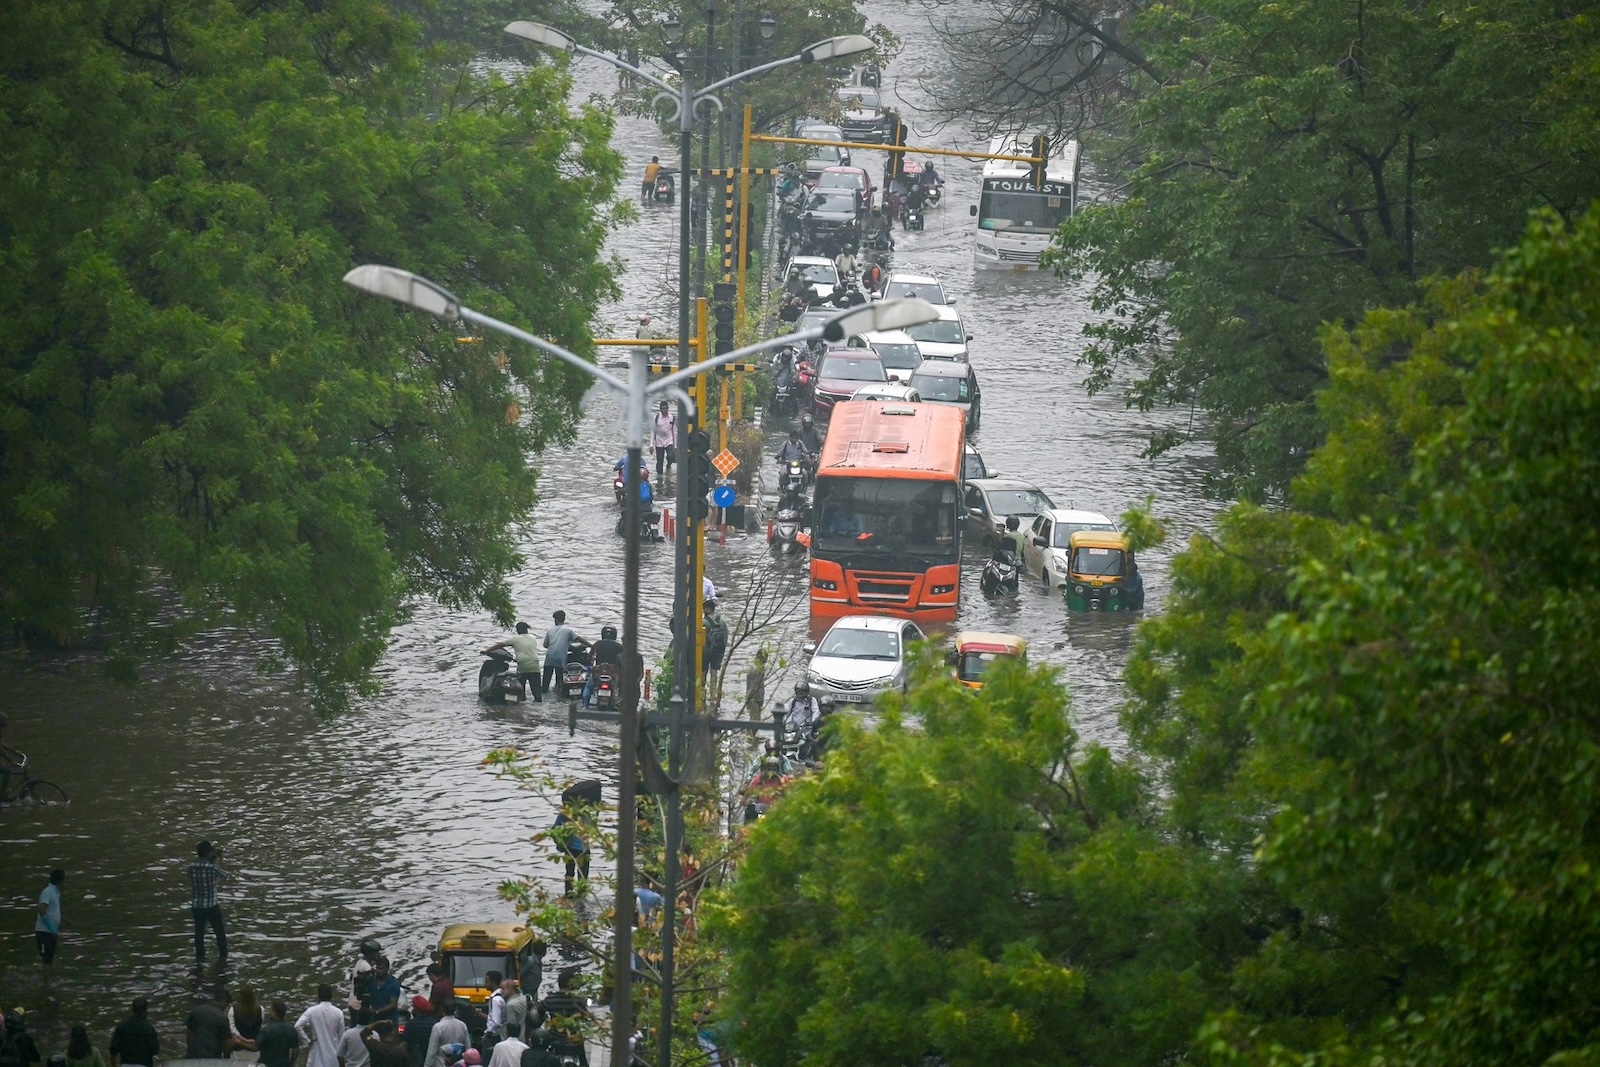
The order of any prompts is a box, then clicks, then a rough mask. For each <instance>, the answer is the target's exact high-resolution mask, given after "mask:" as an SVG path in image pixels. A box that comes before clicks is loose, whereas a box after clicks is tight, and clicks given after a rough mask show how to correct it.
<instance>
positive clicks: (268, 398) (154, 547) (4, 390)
mask: <svg viewBox="0 0 1600 1067" xmlns="http://www.w3.org/2000/svg"><path fill="white" fill-rule="evenodd" d="M426 10H432V8H431V7H427V8H426ZM463 10H464V11H465V10H469V9H463ZM470 10H471V11H476V10H477V9H476V8H472V9H470ZM8 30H9V32H8V33H7V34H6V37H5V41H4V42H3V43H0V50H3V52H4V61H3V69H4V70H5V71H6V72H7V74H6V80H5V82H4V88H3V91H0V106H3V107H4V109H5V112H6V115H7V124H8V129H9V133H8V135H7V137H6V138H5V140H4V142H3V146H0V159H3V161H4V169H5V171H6V173H7V175H8V180H7V182H6V183H5V186H4V188H3V190H0V233H3V234H4V243H3V246H0V315H3V317H4V320H5V322H6V329H5V331H3V334H0V501H3V503H0V513H3V518H0V523H3V526H0V592H3V595H0V605H3V606H0V620H3V622H4V624H5V625H6V626H7V627H8V628H10V629H12V630H14V631H15V632H18V633H20V634H22V635H24V636H26V637H29V638H38V637H41V636H43V637H47V638H49V639H53V640H55V641H60V642H69V641H73V640H76V639H79V638H80V637H82V636H83V635H85V634H86V633H89V632H91V631H92V632H95V633H97V634H98V635H99V636H101V637H103V638H105V639H106V640H108V641H109V642H110V643H111V645H112V647H113V648H114V649H120V650H122V651H123V652H127V653H136V652H139V651H143V650H148V646H149V645H150V644H151V643H152V642H153V641H154V640H155V639H157V638H161V637H177V636H181V635H182V634H183V633H186V632H189V631H191V630H193V629H195V628H198V627H202V626H207V625H212V624H215V623H216V622H218V621H220V620H223V619H230V620H232V621H234V622H235V623H239V624H243V625H247V626H251V627H255V628H258V629H259V630H260V631H261V632H262V633H264V634H265V635H266V636H267V637H268V638H269V639H270V644H269V646H268V649H267V656H268V657H269V658H271V657H273V656H275V655H281V656H282V657H283V658H285V659H287V660H288V661H290V662H292V663H293V664H295V665H296V666H298V667H299V668H301V669H302V671H303V672H304V675H305V677H306V678H307V679H308V680H309V682H310V683H311V685H312V686H313V691H314V694H315V695H316V696H317V697H318V698H319V699H322V700H324V701H328V702H333V703H337V702H338V701H339V700H340V699H341V698H342V696H343V694H344V693H345V692H346V691H347V689H348V687H349V686H350V685H352V684H357V683H360V682H361V681H362V680H363V679H365V678H366V675H367V671H368V670H369V668H370V667H371V666H372V665H373V663H374V662H375V661H376V660H377V658H378V657H379V655H381V653H382V651H383V649H384V646H385V642H386V635H387V632H388V630H389V628H390V626H392V625H393V624H394V622H395V621H396V620H398V619H399V618H401V617H402V615H403V613H404V611H405V605H406V604H407V603H408V602H409V601H411V600H412V599H413V598H415V597H419V596H433V597H437V598H439V599H441V600H443V601H444V602H446V603H448V604H452V605H464V604H469V603H476V604H480V605H482V606H484V607H486V608H488V609H489V610H491V611H493V612H494V613H495V614H496V615H497V616H498V617H500V618H501V619H503V620H505V621H508V622H509V620H510V615H511V605H510V603H509V599H508V597H507V594H506V590H505V585H504V577H505V575H506V574H508V573H509V572H510V571H511V570H512V569H513V568H515V567H516V566H518V565H519V563H520V560H519V558H518V556H517V552H516V548H515V545H516V539H515V536H514V533H513V531H514V527H515V526H516V524H517V523H518V522H520V521H521V520H523V519H524V518H525V517H526V516H527V514H528V512H529V509H530V507H531V506H532V503H533V500H534V496H535V482H534V474H533V472H532V471H531V470H530V469H529V466H528V464H527V461H526V459H527V456H528V455H529V454H530V453H533V452H537V451H538V450H539V449H541V448H543V447H544V446H545V445H547V444H548V443H550V442H552V441H557V440H561V439H563V438H565V437H566V436H567V435H568V434H569V433H570V431H571V427H572V425H573V421H574V419H575V416H576V413H577V400H578V398H579V397H580V396H581V394H582V392H583V390H584V387H585V385H586V384H587V379H586V378H580V377H579V376H578V375H577V374H575V373H571V372H569V371H567V370H563V369H560V368H558V367H552V366H549V365H546V364H545V363H543V362H542V361H541V360H540V359H539V358H537V357H536V356H535V355H534V354H532V353H531V352H530V351H524V350H508V351H506V352H505V353H503V354H499V353H495V352H493V351H492V350H486V349H488V348H489V346H486V345H482V344H479V345H463V344H459V343H458V342H457V339H456V337H455V331H454V330H453V329H452V328H450V327H448V326H445V325H442V324H438V323H435V322H432V321H430V320H427V319H426V318H425V317H423V316H421V315H418V314H416V313H414V312H406V311H402V310H399V309H396V308H394V307H393V306H390V305H388V304H386V303H384V302H382V301H377V300H373V299H371V298H369V297H364V296H361V295H359V294H356V293H355V292H354V291H352V290H349V289H348V288H346V287H345V286H342V285H340V284H339V279H340V276H341V275H342V274H343V273H344V271H345V270H347V269H348V268H349V267H350V266H352V265H354V264H357V263H361V262H379V263H394V264H399V265H404V266H406V267H409V268H411V269H414V270H417V271H419V272H422V273H425V274H428V275H430V276H432V277H434V278H435V279H437V280H438V281H440V282H442V283H443V284H446V285H448V286H451V287H452V288H454V289H455V290H456V291H458V292H459V293H461V295H462V296H463V298H464V299H466V300H467V301H468V302H470V303H471V304H473V305H474V306H476V307H478V308H480V309H482V310H485V311H488V312H490V313H492V314H496V315H501V316H504V317H508V318H511V319H513V320H516V321H518V322H520V323H522V324H524V325H526V326H528V327H529V328H531V329H533V330H535V331H536V332H538V333H541V334H543V335H545V336H549V337H552V338H556V339H558V340H559V341H561V342H563V343H565V344H566V345H568V346H569V347H573V348H575V349H577V350H579V351H582V350H584V349H585V347H586V345H587V339H588V337H589V336H590V330H589V320H590V316H591V315H592V313H593V311H594V309H595V308H596V306H597V304H598V303H599V301H600V300H602V299H603V298H605V297H606V296H608V295H609V294H611V293H612V292H613V291H614V284H613V275H612V270H613V267H612V265H611V264H609V263H608V262H606V261H604V260H603V259H602V258H601V245H602V241H603V239H604V236H605V233H606V231H607V229H608V227H609V218H610V216H609V210H610V209H609V207H608V206H607V205H608V203H609V201H610V197H611V193H612V190H613V188H614V185H615V182H616V180H617V177H618V174H619V163H618V160H617V159H616V157H615V156H614V155H613V154H612V153H611V152H610V150H609V149H608V148H607V147H606V142H607V139H608V137H609V133H610V124H609V121H608V120H607V118H606V116H605V115H604V114H602V113H600V112H597V111H594V110H592V109H580V110H578V111H576V112H569V110H568V107H567V103H566V91H567V82H566V80H565V79H564V78H563V77H561V76H560V75H559V74H557V73H556V72H555V71H553V70H550V69H541V70H535V71H532V72H529V73H527V74H525V75H522V76H519V77H518V78H517V79H516V80H514V81H510V82H507V81H505V80H503V79H501V78H500V77H498V76H489V77H483V76H479V75H475V74H472V73H470V72H469V69H468V65H467V64H468V60H469V56H468V54H467V51H466V50H465V49H463V48H460V47H457V46H454V45H451V44H450V42H449V41H448V39H446V37H445V36H444V30H445V28H444V27H441V26H439V25H430V26H429V27H428V29H427V33H428V35H429V40H430V41H431V43H428V44H424V42H423V32H424V31H423V29H422V27H420V26H419V23H418V22H417V21H414V20H413V19H411V18H408V17H405V16H403V15H399V14H396V13H395V12H394V11H393V9H391V8H387V7H385V6H384V5H382V4H379V3H377V2H375V0H334V2H331V3H314V4H313V3H305V4H302V3H298V2H290V3H284V4H266V5H262V4H237V3H233V2H228V0H181V2H179V3H167V4H161V5H147V4H144V3H142V2H136V0H129V2H125V0H69V2H64V3H58V4H26V5H22V6H21V7H19V8H17V9H16V10H15V11H13V13H12V17H11V19H10V22H9V25H8ZM497 363H498V364H499V365H497ZM158 594H159V595H158ZM158 611H159V613H160V616H161V618H162V619H163V621H164V624H165V625H164V627H162V628H159V629H153V628H152V620H153V619H154V618H155V616H156V614H157V612H158Z"/></svg>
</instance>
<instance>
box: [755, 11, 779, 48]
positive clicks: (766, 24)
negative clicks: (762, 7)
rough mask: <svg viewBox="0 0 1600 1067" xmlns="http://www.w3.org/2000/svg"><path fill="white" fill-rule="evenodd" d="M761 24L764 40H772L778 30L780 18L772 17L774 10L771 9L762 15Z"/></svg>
mask: <svg viewBox="0 0 1600 1067" xmlns="http://www.w3.org/2000/svg"><path fill="white" fill-rule="evenodd" d="M759 25H760V26H761V39H762V40H763V41H770V40H772V38H773V36H774V35H775V34H776V33H777V32H778V20H777V19H775V18H773V17H772V12H770V11H768V12H766V13H765V14H764V15H762V16H761V22H760V24H759Z"/></svg>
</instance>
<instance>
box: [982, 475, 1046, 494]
mask: <svg viewBox="0 0 1600 1067" xmlns="http://www.w3.org/2000/svg"><path fill="white" fill-rule="evenodd" d="M967 484H968V485H975V486H977V487H978V488H980V489H1032V490H1033V491H1034V492H1035V493H1043V492H1044V490H1043V489H1040V488H1039V487H1038V486H1037V485H1034V484H1033V483H1032V482H1025V481H1023V480H1022V479H1021V478H973V479H971V480H970V481H968V482H967Z"/></svg>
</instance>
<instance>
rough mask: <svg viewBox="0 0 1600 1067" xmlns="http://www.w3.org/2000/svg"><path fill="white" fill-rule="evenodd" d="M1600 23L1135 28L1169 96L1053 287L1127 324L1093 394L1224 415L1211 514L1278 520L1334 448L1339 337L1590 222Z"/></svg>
mask: <svg viewBox="0 0 1600 1067" xmlns="http://www.w3.org/2000/svg"><path fill="white" fill-rule="evenodd" d="M1592 22H1593V18H1592V14H1591V13H1586V12H1585V10H1584V7H1583V6H1582V5H1580V7H1579V8H1572V7H1565V8H1561V7H1556V8H1551V7H1541V6H1538V5H1527V4H1523V3H1519V2H1516V0H1492V2H1490V3H1487V4H1471V5H1469V4H1463V3H1443V4H1427V5H1417V4H1412V3H1406V2H1402V0H1352V2H1348V3H1337V4H1332V3H1329V4H1298V5H1296V4H1290V5H1284V4H1259V3H1255V2H1254V0H1179V2H1176V3H1170V4H1161V5H1153V6H1151V7H1150V8H1148V9H1147V10H1146V11H1144V12H1143V13H1142V14H1140V15H1138V16H1136V18H1135V19H1134V23H1133V26H1132V28H1131V29H1129V30H1128V31H1127V32H1125V33H1124V34H1123V36H1124V38H1126V39H1131V40H1137V41H1140V42H1142V43H1143V44H1144V47H1145V52H1144V55H1145V56H1146V57H1147V59H1148V64H1149V66H1150V68H1151V69H1152V70H1153V71H1154V72H1155V73H1156V74H1158V75H1159V77H1160V81H1159V83H1158V84H1154V85H1150V86H1145V85H1143V84H1142V83H1138V84H1136V85H1135V89H1136V95H1135V98H1134V99H1133V101H1132V102H1131V103H1130V105H1129V106H1128V108H1127V110H1126V111H1125V112H1124V113H1121V114H1119V115H1118V116H1117V123H1118V125H1119V127H1120V129H1121V131H1122V132H1121V135H1120V137H1119V139H1115V140H1107V141H1103V142H1102V143H1101V144H1100V145H1098V146H1092V147H1096V148H1097V149H1098V151H1097V155H1098V158H1099V159H1100V160H1101V166H1102V170H1110V169H1112V168H1111V165H1112V164H1114V163H1115V162H1116V161H1117V160H1127V161H1129V162H1130V164H1131V165H1132V167H1133V170H1132V173H1131V175H1130V177H1129V179H1128V181H1127V183H1126V185H1125V186H1123V187H1122V188H1120V189H1118V190H1117V192H1116V194H1115V196H1114V197H1113V198H1112V202H1110V203H1108V204H1105V205H1102V206H1096V207H1093V208H1090V209H1088V210H1085V211H1083V212H1081V213H1080V215H1079V216H1078V217H1077V218H1075V219H1073V220H1071V221H1070V222H1068V223H1067V224H1066V225H1065V226H1064V227H1063V229H1062V232H1061V234H1060V236H1059V238H1058V244H1059V248H1058V249H1057V255H1056V262H1057V264H1058V265H1059V266H1061V267H1062V269H1063V270H1064V271H1065V272H1066V273H1068V274H1071V275H1075V276H1080V277H1089V276H1092V278H1093V279H1094V282H1093V284H1094V287H1095V289H1094V298H1093V303H1094V306H1095V308H1096V309H1097V310H1098V311H1101V312H1105V313H1107V315H1108V317H1107V318H1106V320H1105V321H1103V322H1100V323H1096V324H1094V325H1092V326H1090V327H1089V328H1088V330H1087V332H1088V334H1089V335H1090V338H1091V344H1090V347H1089V349H1088V352H1087V356H1086V361H1087V363H1088V364H1089V365H1090V367H1091V368H1092V375H1091V387H1092V388H1094V389H1105V388H1110V387H1111V386H1112V383H1113V380H1114V377H1113V375H1114V371H1115V369H1116V368H1117V367H1118V366H1119V365H1120V364H1121V363H1123V362H1127V363H1130V364H1132V365H1134V366H1136V367H1138V368H1139V377H1138V379H1137V380H1136V381H1135V382H1134V383H1133V384H1132V385H1131V386H1130V387H1129V389H1128V392H1127V400H1128V403H1129V404H1130V405H1132V406H1135V407H1138V408H1140V409H1141V410H1145V409H1149V408H1152V407H1155V406H1158V405H1177V406H1189V407H1197V408H1199V409H1201V410H1202V411H1203V412H1205V413H1206V414H1207V415H1208V417H1209V425H1208V432H1209V433H1210V434H1211V436H1212V437H1213V438H1214V440H1215V443H1216V449H1217V458H1218V468H1217V471H1216V476H1215V478H1214V479H1213V483H1212V486H1211V488H1212V489H1213V491H1215V492H1217V493H1219V494H1224V495H1231V494H1243V495H1246V496H1248V497H1251V498H1253V499H1257V500H1263V501H1276V500H1280V499H1281V498H1282V494H1283V492H1284V490H1285V489H1286V487H1287V485H1288V482H1289V480H1290V479H1291V478H1292V477H1293V476H1294V475H1295V474H1296V473H1297V472H1298V471H1299V470H1300V468H1301V467H1302V465H1303V464H1304V462H1305V459H1306V457H1307V456H1309V455H1310V453H1311V451H1312V450H1313V449H1314V448H1315V447H1316V446H1317V445H1318V444H1319V443H1320V441H1321V439H1322V433H1323V424H1322V422H1321V420H1320V419H1319V418H1318V415H1317V412H1316V409H1315V405H1314V401H1313V398H1314V396H1315V394H1316V392H1317V391H1318V390H1320V389H1321V388H1323V387H1324V386H1325V385H1326V384H1327V383H1328V367H1327V363H1326V360H1325V359H1324V357H1323V355H1322V352H1321V351H1320V349H1319V347H1318V344H1317V336H1318V330H1319V329H1320V327H1321V325H1322V324H1323V323H1325V322H1346V323H1348V322H1353V321H1354V320H1356V319H1357V318H1359V316H1360V315H1361V314H1363V313H1364V312H1365V311H1366V310H1368V309H1370V308H1374V307H1380V306H1390V307H1401V306H1405V305H1407V304H1410V303H1412V302H1414V301H1416V300H1418V299H1419V298H1420V296H1421V295H1422V281H1423V279H1425V278H1427V277H1429V276H1430V275H1434V274H1437V273H1447V274H1453V273H1456V272H1458V271H1461V270H1464V269H1468V268H1472V267H1479V268H1484V267H1487V266H1488V265H1489V263H1490V261H1491V256H1492V253H1493V251H1494V250H1495V249H1496V248H1498V247H1503V246H1505V245H1508V244H1510V243H1512V242H1514V241H1515V240H1516V238H1517V235H1518V233H1519V232H1520V231H1521V228H1522V226H1523V223H1524V220H1525V219H1526V216H1527V212H1528V211H1529V210H1530V209H1531V208H1534V207H1543V206H1548V207H1551V208H1553V209H1555V210H1556V211H1558V212H1559V213H1561V214H1562V215H1563V217H1566V218H1569V219H1570V218H1572V217H1575V215H1576V214H1577V213H1578V212H1580V211H1582V210H1583V208H1584V207H1585V206H1586V205H1587V203H1588V200H1589V198H1590V197H1591V196H1593V195H1595V193H1596V191H1597V184H1596V178H1595V173H1596V172H1595V170H1594V168H1593V167H1592V166H1591V165H1590V159H1589V155H1590V150H1591V149H1592V144H1593V142H1592V135H1590V134H1588V133H1579V132H1578V131H1579V130H1580V129H1581V128H1582V125H1583V124H1582V123H1581V121H1573V120H1572V116H1573V115H1574V114H1578V115H1581V114H1582V111H1581V107H1582V106H1584V105H1582V104H1580V101H1582V100H1586V99H1587V93H1586V90H1587V89H1588V88H1590V87H1592V85H1593V80H1594V75H1593V69H1594V68H1593V56H1594V55H1595V46H1594V40H1593V39H1594V33H1595V31H1594V29H1593V26H1592ZM1136 69H1142V68H1136ZM1575 108H1576V109H1579V110H1578V111H1577V112H1574V109H1575ZM1180 436H1181V432H1180V431H1164V432H1161V433H1158V434H1157V435H1156V436H1154V437H1153V438H1152V440H1151V445H1150V449H1151V451H1152V452H1160V451H1162V450H1164V449H1166V448H1170V447H1172V446H1173V445H1174V444H1176V443H1177V442H1178V440H1179V438H1180Z"/></svg>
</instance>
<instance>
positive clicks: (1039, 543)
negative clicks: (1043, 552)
mask: <svg viewBox="0 0 1600 1067" xmlns="http://www.w3.org/2000/svg"><path fill="white" fill-rule="evenodd" d="M1033 547H1034V548H1046V547H1048V546H1047V545H1046V544H1045V543H1044V538H1042V537H1035V538H1034V539H1033Z"/></svg>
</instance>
